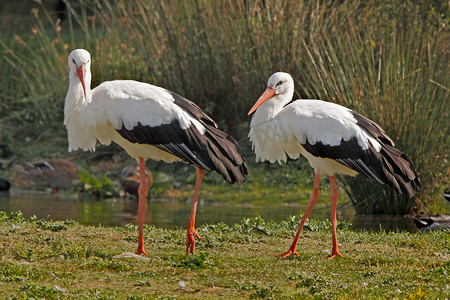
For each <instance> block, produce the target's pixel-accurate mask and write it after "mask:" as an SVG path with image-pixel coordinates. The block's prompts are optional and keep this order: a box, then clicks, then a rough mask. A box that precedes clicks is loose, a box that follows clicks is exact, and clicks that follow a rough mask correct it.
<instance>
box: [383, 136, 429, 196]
mask: <svg viewBox="0 0 450 300" xmlns="http://www.w3.org/2000/svg"><path fill="white" fill-rule="evenodd" d="M381 145H382V149H381V151H380V154H381V162H382V167H383V173H384V175H385V176H386V179H387V181H386V182H385V183H387V184H388V185H390V186H391V187H392V188H393V189H394V190H395V191H396V192H397V193H398V194H399V195H400V196H408V197H413V196H414V195H415V194H417V192H418V191H419V189H420V187H421V184H420V179H419V176H418V175H417V173H416V170H415V169H414V165H413V163H412V161H411V159H410V158H409V157H408V156H407V155H406V154H404V153H402V152H401V151H400V150H398V149H397V148H395V147H394V146H391V145H388V144H385V143H382V144H381Z"/></svg>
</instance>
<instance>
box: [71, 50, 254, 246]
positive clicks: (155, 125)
mask: <svg viewBox="0 0 450 300" xmlns="http://www.w3.org/2000/svg"><path fill="white" fill-rule="evenodd" d="M68 63H69V68H70V71H69V90H68V91H67V96H66V100H65V106H64V125H65V126H66V128H67V133H68V140H69V151H73V150H77V149H82V150H84V151H87V150H90V151H95V146H96V143H97V140H98V141H99V142H100V143H101V144H104V145H109V144H110V143H111V142H115V143H117V144H119V145H120V146H121V147H122V148H124V149H125V151H126V152H127V153H128V154H129V155H130V156H132V157H134V158H135V159H136V160H137V161H138V162H139V167H140V174H141V176H140V177H141V184H140V187H139V236H138V250H137V253H138V254H147V253H146V251H145V250H144V237H143V213H144V205H145V197H146V195H147V192H148V185H147V182H146V176H145V163H144V161H145V159H153V160H162V161H165V162H168V163H171V162H180V161H183V162H186V163H189V164H192V165H194V166H195V168H196V170H197V181H196V184H195V191H194V197H193V200H192V207H191V215H190V219H189V224H188V229H187V241H186V253H188V252H191V253H193V252H194V250H195V237H196V238H200V237H199V235H198V234H197V232H196V230H195V215H196V209H197V200H198V197H199V191H200V185H201V182H202V179H203V176H204V174H205V172H206V171H215V172H217V173H219V174H220V175H222V177H223V178H224V179H225V180H226V181H227V182H228V183H235V182H242V181H243V180H244V177H245V176H246V175H247V166H246V164H245V162H244V159H243V158H242V155H241V150H240V148H239V145H238V143H237V142H236V141H235V139H234V138H233V137H232V136H230V135H228V134H226V133H224V132H223V131H220V130H219V129H218V128H217V124H216V123H215V122H214V121H213V120H212V119H211V118H210V117H209V116H207V115H206V114H205V113H204V112H203V111H202V110H201V109H200V108H199V107H198V106H197V105H195V104H194V103H192V102H191V101H189V100H187V99H185V98H183V97H182V96H180V95H178V94H176V93H173V92H171V91H168V90H166V89H164V88H161V87H157V86H154V85H151V84H147V83H143V82H138V81H134V80H114V81H106V82H103V83H102V84H100V85H99V86H97V87H96V88H94V89H93V90H91V69H90V66H91V55H90V54H89V52H88V51H86V50H84V49H76V50H74V51H72V53H70V55H69V58H68Z"/></svg>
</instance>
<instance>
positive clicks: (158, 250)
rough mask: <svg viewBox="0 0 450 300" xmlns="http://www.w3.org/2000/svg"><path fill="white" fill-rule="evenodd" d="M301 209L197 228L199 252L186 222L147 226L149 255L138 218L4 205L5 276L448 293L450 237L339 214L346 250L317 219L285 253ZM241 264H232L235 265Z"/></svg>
mask: <svg viewBox="0 0 450 300" xmlns="http://www.w3.org/2000/svg"><path fill="white" fill-rule="evenodd" d="M298 221H299V219H298V217H291V218H288V219H286V220H285V221H283V222H281V223H267V222H265V221H264V220H263V219H261V218H253V219H244V220H242V221H241V222H240V223H238V224H235V225H233V226H227V225H225V224H223V223H219V224H214V225H205V226H202V227H200V228H198V232H199V233H200V235H201V236H202V240H200V241H199V242H198V244H197V249H196V250H197V252H196V254H195V255H188V256H186V255H184V254H183V253H184V248H185V247H184V242H185V234H186V232H185V230H181V229H176V230H166V229H158V228H155V227H150V226H146V227H145V228H144V236H145V242H146V245H147V249H148V252H149V254H150V257H149V258H144V257H140V256H135V255H133V254H131V253H129V252H133V251H135V250H136V249H135V247H136V242H137V228H136V226H134V225H126V226H123V227H117V228H108V227H102V226H82V225H80V224H78V223H76V222H74V221H71V220H66V221H58V222H54V221H51V220H37V219H36V218H30V219H28V220H25V219H24V218H23V216H22V214H21V213H20V212H15V213H11V214H9V215H8V214H6V213H4V212H0V231H1V232H2V234H1V238H0V242H1V243H2V245H3V247H2V248H1V249H0V285H1V288H2V296H3V297H4V298H5V299H6V298H7V299H31V298H34V299H160V298H163V299H168V298H169V299H172V298H175V297H177V298H183V299H184V298H186V299H198V298H202V299H212V298H217V297H220V298H224V299H231V298H244V299H249V298H250V299H274V298H277V299H280V298H281V299H285V298H287V299H290V298H294V299H298V298H301V299H330V298H332V299H347V298H348V297H349V296H353V297H355V298H358V299H362V298H370V299H386V298H389V299H405V298H406V299H446V298H448V296H449V294H450V290H449V288H450V287H449V285H448V273H449V267H450V264H449V255H450V239H449V235H448V233H446V232H433V233H430V234H423V233H417V234H413V233H408V232H395V233H394V232H392V233H386V232H384V231H381V232H378V233H368V232H365V231H361V232H356V231H352V230H351V228H350V224H348V223H339V224H338V241H339V246H340V251H341V253H342V254H343V255H344V256H343V257H338V258H335V259H333V260H329V259H327V258H326V255H327V254H328V253H329V251H328V250H329V249H330V247H331V233H330V227H331V224H330V223H329V222H328V221H324V222H319V221H315V220H309V221H308V223H307V227H306V230H305V232H304V234H302V236H301V238H300V241H299V247H298V251H299V254H300V256H298V257H291V258H287V259H279V258H277V257H275V256H274V254H276V253H281V252H283V251H286V250H287V248H288V247H289V245H290V243H291V239H292V237H293V235H294V232H295V229H296V227H297V223H298ZM230 270H233V272H230Z"/></svg>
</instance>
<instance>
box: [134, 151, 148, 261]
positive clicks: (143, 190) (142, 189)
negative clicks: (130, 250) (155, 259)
mask: <svg viewBox="0 0 450 300" xmlns="http://www.w3.org/2000/svg"><path fill="white" fill-rule="evenodd" d="M139 172H140V175H141V184H140V185H139V190H138V193H139V236H138V250H137V252H136V254H144V255H147V256H148V254H147V253H146V252H145V250H144V208H145V201H146V197H147V192H148V182H147V176H146V174H145V162H144V159H143V158H142V157H139Z"/></svg>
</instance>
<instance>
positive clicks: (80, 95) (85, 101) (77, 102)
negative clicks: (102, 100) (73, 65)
mask: <svg viewBox="0 0 450 300" xmlns="http://www.w3.org/2000/svg"><path fill="white" fill-rule="evenodd" d="M85 89H86V95H85V94H84V90H83V86H82V84H81V82H80V79H79V78H78V76H77V75H76V74H75V73H70V74H69V89H68V91H67V95H66V101H65V109H69V108H71V109H72V110H75V111H79V110H81V109H82V108H84V107H86V106H87V105H89V104H90V103H91V101H92V91H91V76H90V74H86V78H85Z"/></svg>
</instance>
